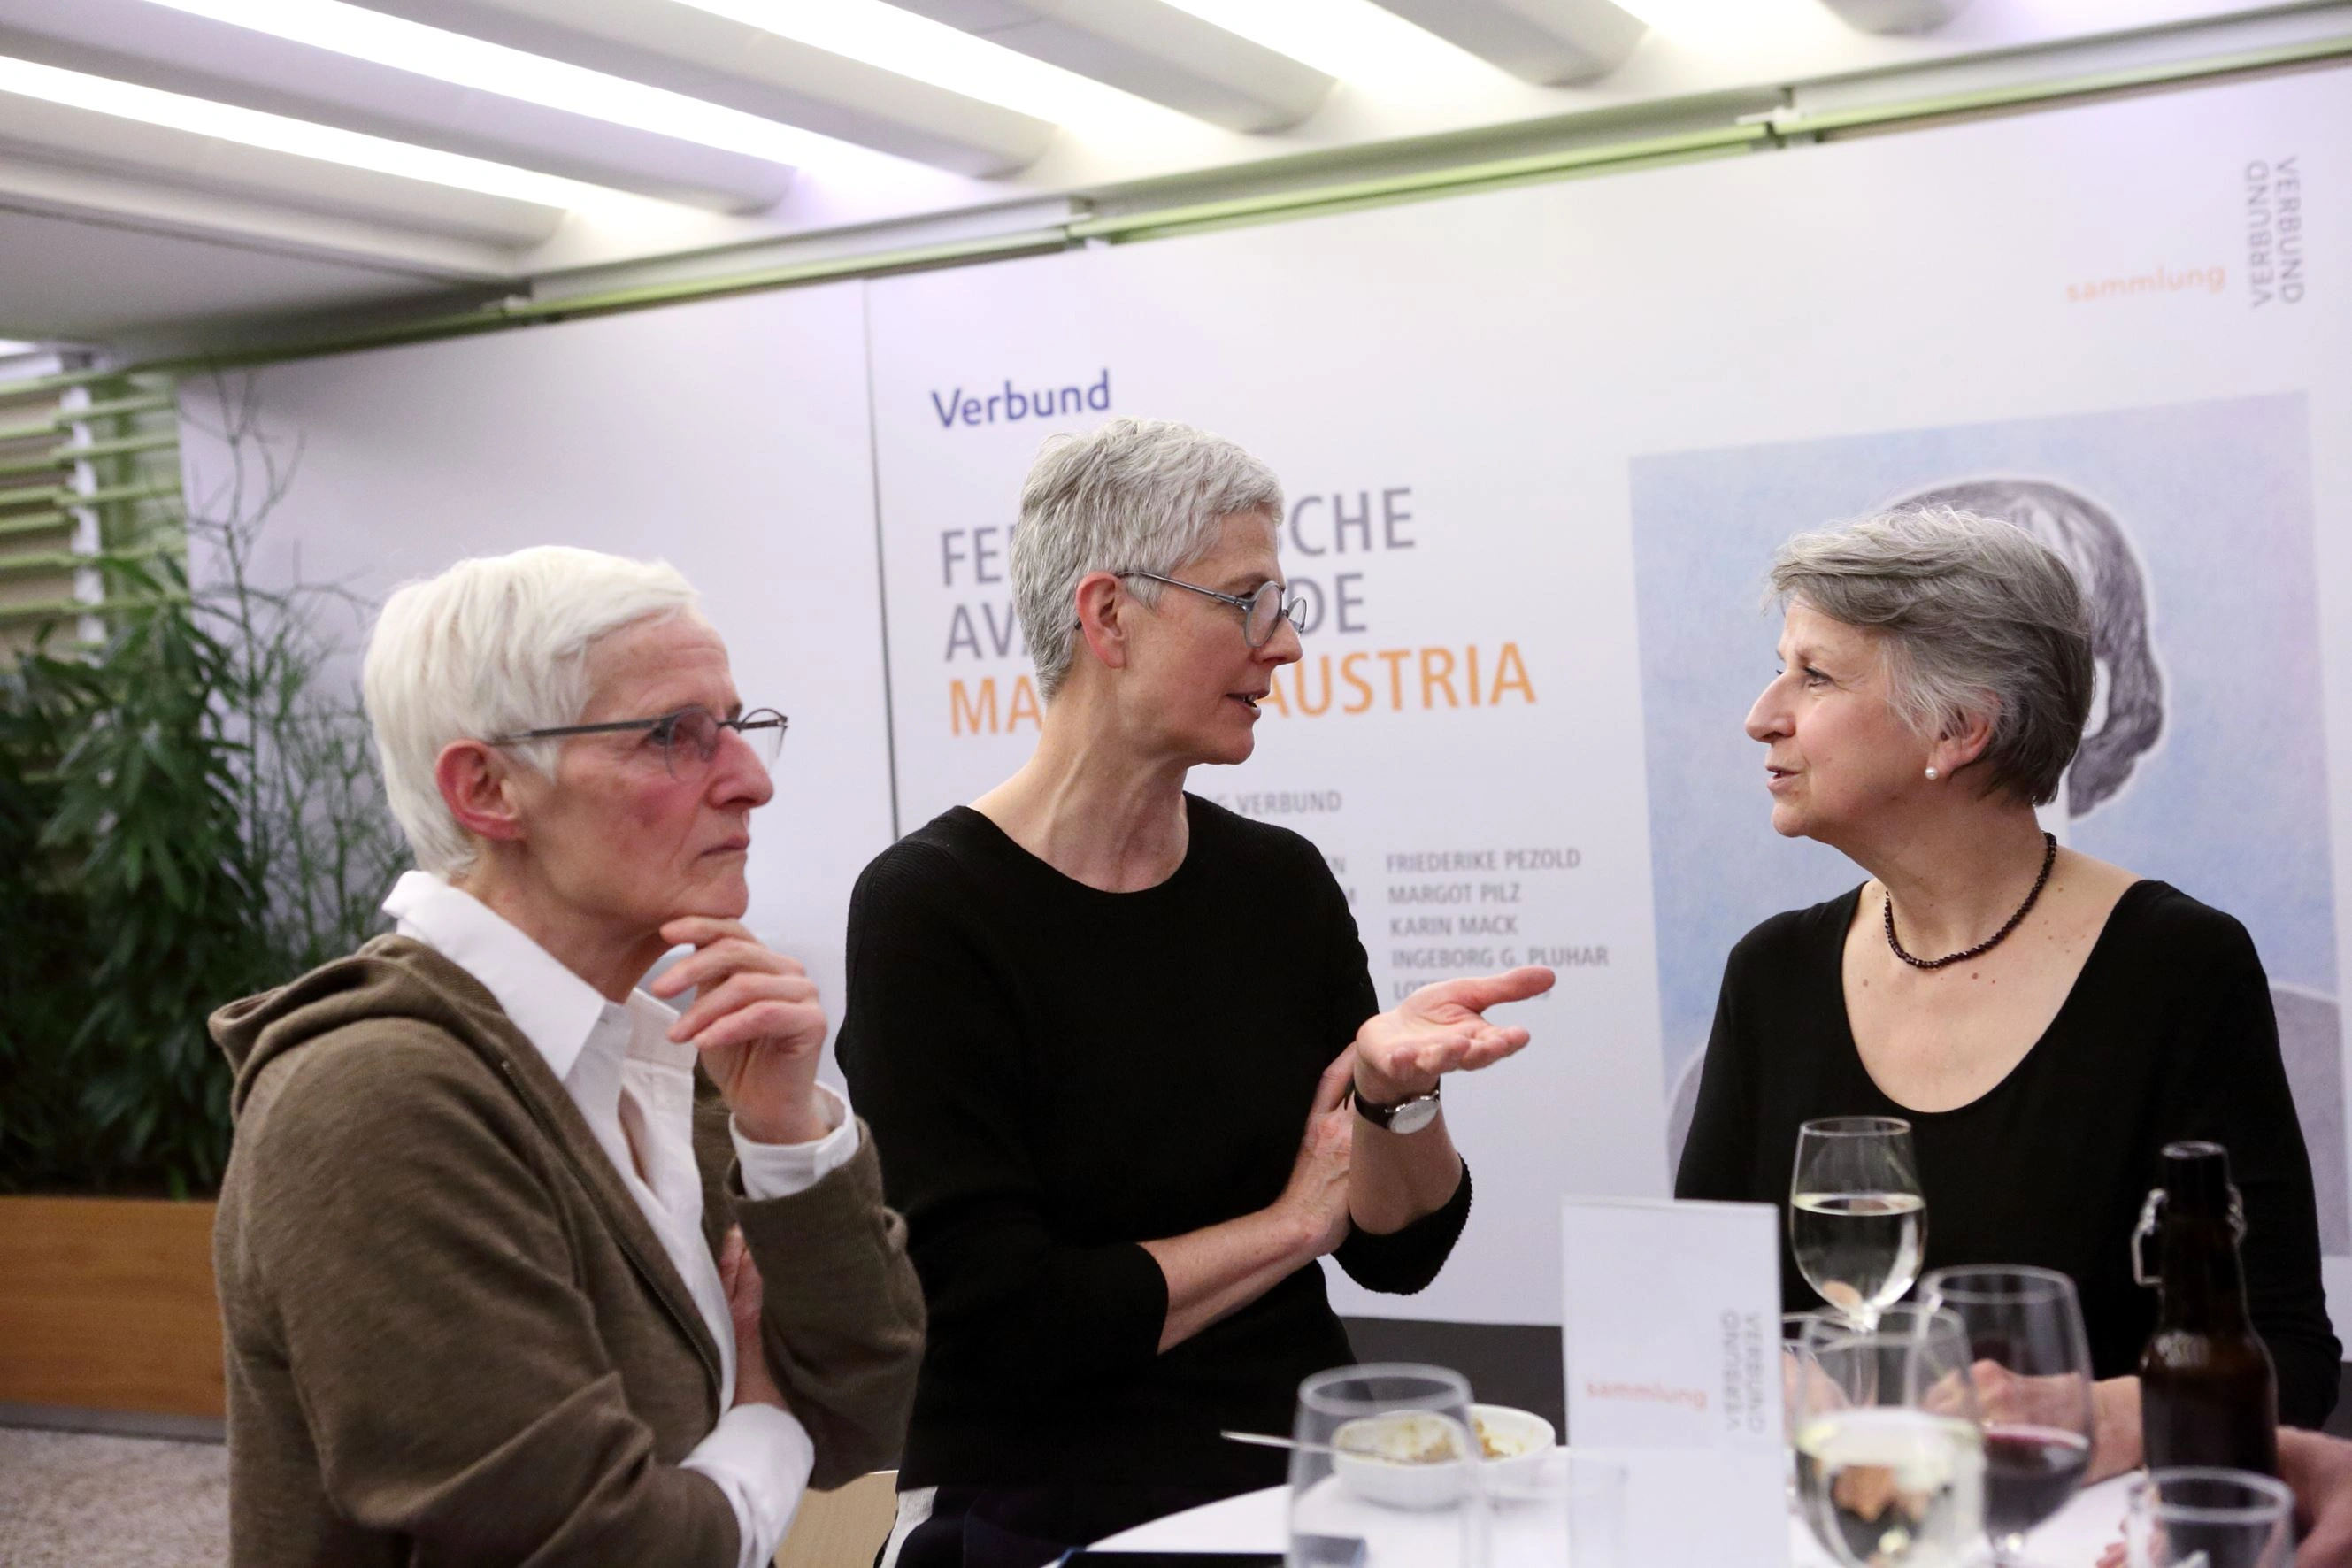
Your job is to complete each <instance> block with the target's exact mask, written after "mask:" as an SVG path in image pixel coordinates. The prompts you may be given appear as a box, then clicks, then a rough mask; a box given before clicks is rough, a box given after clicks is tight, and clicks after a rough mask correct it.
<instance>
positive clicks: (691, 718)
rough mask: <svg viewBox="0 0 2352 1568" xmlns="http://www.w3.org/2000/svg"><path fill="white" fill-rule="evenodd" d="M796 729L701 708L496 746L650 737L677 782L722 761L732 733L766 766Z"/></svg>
mask: <svg viewBox="0 0 2352 1568" xmlns="http://www.w3.org/2000/svg"><path fill="white" fill-rule="evenodd" d="M791 723H792V721H791V720H789V719H787V718H785V717H784V716H783V715H782V713H779V712H777V711H776V710H774V709H772V708H754V709H752V710H751V711H750V712H749V713H740V714H736V715H734V716H732V717H730V718H724V719H722V718H720V717H719V715H718V714H716V713H713V712H712V711H711V710H709V709H708V708H705V707H703V706H701V705H700V704H699V703H695V704H690V705H688V706H687V707H684V708H677V709H673V710H671V711H669V712H667V713H660V714H656V715H655V716H654V717H653V718H651V719H615V720H614V721H612V722H611V723H609V724H557V725H554V726H551V727H550V728H548V729H544V730H521V731H516V732H515V733H514V734H511V735H498V736H494V737H492V739H491V741H490V744H492V745H493V746H514V745H520V744H521V743H522V742H526V741H561V740H564V739H567V738H569V737H571V736H573V735H617V734H623V733H625V732H627V731H631V730H642V731H645V733H646V744H647V745H648V746H651V747H652V748H653V749H654V750H655V751H656V752H660V753H661V759H662V763H663V765H664V766H665V767H667V768H668V770H669V773H670V776H671V777H672V778H679V777H686V776H689V775H695V774H699V773H702V772H703V771H704V770H705V769H707V768H709V766H710V763H711V762H712V760H713V759H714V758H716V757H717V756H718V755H719V735H720V733H721V732H723V731H728V730H732V731H735V733H736V734H738V735H740V736H741V737H742V738H743V743H744V744H745V745H747V746H749V747H751V754H752V755H753V756H755V757H757V758H759V759H760V762H761V764H762V765H763V766H764V765H767V764H771V763H774V762H775V760H776V759H777V757H778V756H780V755H782V752H783V749H784V731H785V729H786V728H787V727H789V726H790V725H791Z"/></svg>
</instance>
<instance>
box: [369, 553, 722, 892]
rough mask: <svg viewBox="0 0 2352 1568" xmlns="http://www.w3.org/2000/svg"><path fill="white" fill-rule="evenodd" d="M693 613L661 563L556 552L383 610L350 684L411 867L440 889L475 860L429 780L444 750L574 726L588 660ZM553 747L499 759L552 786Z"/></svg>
mask: <svg viewBox="0 0 2352 1568" xmlns="http://www.w3.org/2000/svg"><path fill="white" fill-rule="evenodd" d="M698 605H699V600H698V597H697V595H696V594H695V591H694V589H693V587H692V585H691V584H688V582H687V580H686V579H685V578H684V577H683V576H680V575H679V574H678V572H677V568H676V567H674V566H671V565H670V564H669V563H667V562H664V561H629V560H625V559H623V558H622V557H620V556H617V555H605V554H602V553H600V552H596V551H593V550H575V549H572V548H571V547H570V546H568V545H561V544H545V545H540V546H537V547H535V548H533V549H530V550H518V551H516V552H514V553H513V554H511V555H491V556H484V557H480V558H478V559H475V560H471V561H460V562H458V563H457V564H456V565H455V566H452V567H450V568H449V569H448V570H447V571H446V572H444V573H442V574H440V575H439V576H437V577H431V578H427V579H425V581H423V582H420V583H409V584H404V585H403V586H402V587H401V588H400V589H399V590H398V591H397V592H395V593H394V595H392V597H391V598H390V599H388V600H386V601H385V602H384V606H383V613H382V614H381V615H379V616H376V621H375V629H374V631H373V633H371V634H370V636H369V637H368V648H367V661H366V664H365V666H364V668H362V672H361V685H362V692H363V694H364V696H365V699H366V702H367V712H368V721H369V723H370V724H371V725H373V728H374V731H375V749H376V759H377V762H378V763H379V764H380V765H381V766H382V767H383V787H384V797H385V799H386V801H387V802H388V803H389V804H390V805H391V807H392V815H393V818H394V821H396V822H398V823H399V824H400V830H401V832H402V833H404V834H405V835H406V836H407V838H408V845H409V848H410V849H411V850H412V851H414V852H415V856H416V864H417V866H418V867H419V868H422V869H424V870H426V871H434V872H438V873H439V874H441V875H443V876H451V875H455V874H457V873H458V872H461V871H464V870H465V869H466V868H467V867H469V866H471V865H472V864H473V861H474V855H475V847H474V842H473V840H472V839H471V838H470V837H468V836H467V833H466V830H465V829H464V828H462V827H460V826H458V825H457V818H456V817H454V816H450V815H449V808H448V806H447V805H446V804H445V803H444V802H443V800H442V799H441V790H440V786H439V785H438V784H436V783H435V781H434V765H435V763H436V761H437V760H438V759H439V757H440V755H441V750H442V748H443V747H445V746H446V745H448V744H449V742H452V741H465V740H475V741H488V740H494V739H496V738H497V737H498V736H500V735H512V734H517V733H520V731H525V730H545V729H553V728H556V727H558V726H561V725H564V724H576V723H578V722H580V715H581V714H582V713H583V712H584V711H585V710H587V707H588V701H589V699H590V697H591V695H592V694H591V693H590V691H589V689H588V651H589V649H590V648H591V647H593V646H594V645H595V644H596V643H597V642H598V641H599V640H600V639H601V638H604V637H610V636H611V635H612V634H613V633H614V632H616V631H619V630H620V629H622V628H623V627H625V626H633V625H635V624H636V623H637V622H639V621H646V620H656V619H665V618H667V617H669V616H687V615H693V614H695V613H696V611H697V609H698ZM559 744H560V742H553V741H541V742H534V743H531V744H527V745H519V746H515V747H512V748H510V752H511V754H512V755H513V756H515V757H516V758H517V759H518V760H519V761H520V763H522V764H523V765H524V766H526V767H529V768H532V769H535V770H537V771H538V772H540V773H551V772H552V771H553V769H554V766H555V756H556V752H557V749H558V746H559Z"/></svg>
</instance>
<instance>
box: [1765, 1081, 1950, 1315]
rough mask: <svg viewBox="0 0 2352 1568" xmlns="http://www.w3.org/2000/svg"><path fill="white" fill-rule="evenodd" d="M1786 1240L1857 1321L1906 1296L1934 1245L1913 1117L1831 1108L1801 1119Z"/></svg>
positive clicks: (1824, 1290) (1808, 1276) (1822, 1289)
mask: <svg viewBox="0 0 2352 1568" xmlns="http://www.w3.org/2000/svg"><path fill="white" fill-rule="evenodd" d="M1789 1242H1790V1247H1792V1248H1794V1250H1795V1252H1796V1254H1797V1269H1798V1272H1800V1273H1801V1274H1802V1275H1804V1277H1805V1282H1806V1283H1807V1284H1809V1285H1811V1287H1812V1288H1813V1289H1815V1290H1816V1291H1818V1292H1819V1293H1820V1295H1821V1298H1822V1300H1824V1301H1827V1302H1828V1303H1829V1304H1830V1305H1831V1306H1832V1307H1833V1308H1835V1309H1836V1310H1838V1311H1840V1312H1843V1314H1845V1316H1846V1318H1847V1320H1848V1321H1851V1322H1852V1323H1853V1325H1854V1326H1855V1327H1856V1328H1864V1329H1866V1328H1868V1327H1870V1326H1871V1324H1872V1322H1873V1321H1875V1320H1876V1318H1877V1316H1878V1314H1879V1312H1880V1310H1882V1309H1884V1308H1885V1307H1887V1306H1889V1305H1891V1304H1892V1303H1894V1302H1895V1301H1897V1300H1901V1299H1902V1296H1903V1292H1905V1291H1906V1290H1908V1289H1911V1282H1912V1281H1913V1280H1915V1279H1918V1278H1919V1259H1920V1258H1921V1257H1922V1255H1923V1254H1925V1252H1926V1251H1927V1199H1926V1198H1925V1197H1923V1196H1922V1195H1921V1194H1920V1192H1919V1163H1918V1161H1917V1160H1916V1159H1915V1158H1914V1157H1913V1155H1912V1152H1911V1124H1910V1123H1909V1122H1908V1121H1904V1120H1903V1119H1902V1118H1901V1117H1899V1116H1832V1117H1828V1118H1825V1119H1823V1120H1822V1121H1808V1122H1806V1123H1805V1124H1804V1125H1803V1126H1802V1127H1801V1128H1799V1129H1798V1130H1797V1167H1796V1173H1795V1174H1794V1175H1793V1176H1792V1177H1791V1178H1790V1184H1789Z"/></svg>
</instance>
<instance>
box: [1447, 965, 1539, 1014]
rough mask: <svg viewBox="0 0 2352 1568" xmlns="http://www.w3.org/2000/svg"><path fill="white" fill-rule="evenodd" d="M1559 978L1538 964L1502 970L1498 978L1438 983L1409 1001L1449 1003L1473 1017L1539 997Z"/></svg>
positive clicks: (1487, 976) (1488, 976) (1481, 976)
mask: <svg viewBox="0 0 2352 1568" xmlns="http://www.w3.org/2000/svg"><path fill="white" fill-rule="evenodd" d="M1558 978H1559V976H1557V975H1555V974H1554V973H1552V972H1551V971H1550V970H1549V969H1546V968H1544V967H1543V966H1542V965H1541V964H1539V963H1528V964H1522V965H1520V966H1519V967H1518V968H1517V969H1508V970H1505V971H1504V972H1503V973H1500V974H1477V975H1464V976H1462V977H1461V978H1459V979H1455V980H1440V981H1436V982H1433V983H1432V984H1428V985H1424V986H1423V987H1422V988H1421V989H1420V990H1418V991H1416V992H1414V993H1413V999H1414V1000H1415V1001H1419V1000H1421V999H1422V998H1423V997H1426V998H1428V1000H1429V1001H1431V1002H1433V1003H1444V1002H1451V1003H1453V1004H1454V1005H1455V1006H1457V1007H1467V1008H1468V1009H1470V1011H1472V1012H1473V1013H1483V1012H1485V1011H1486V1009H1487V1008H1489V1007H1499V1006H1501V1005H1503V1004H1504V1003H1506V1002H1524V1001H1526V1000H1527V999H1528V997H1530V996H1540V995H1542V994H1544V993H1545V992H1547V991H1549V990H1550V989H1551V987H1552V982H1553V981H1554V980H1556V979H1558Z"/></svg>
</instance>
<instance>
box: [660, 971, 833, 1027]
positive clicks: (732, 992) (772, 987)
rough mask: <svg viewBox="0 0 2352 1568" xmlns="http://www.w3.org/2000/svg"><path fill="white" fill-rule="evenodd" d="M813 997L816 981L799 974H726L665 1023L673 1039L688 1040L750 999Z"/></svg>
mask: <svg viewBox="0 0 2352 1568" xmlns="http://www.w3.org/2000/svg"><path fill="white" fill-rule="evenodd" d="M816 999H817V994H816V982H815V981H814V980H811V979H809V978H808V977H807V976H806V975H803V974H771V973H740V974H730V975H729V976H728V977H727V978H726V979H725V980H724V981H721V982H720V983H719V984H717V985H715V986H706V987H704V988H703V989H702V990H701V991H700V992H699V993H698V994H696V996H695V998H694V1005H693V1006H691V1007H688V1009H687V1010H686V1011H685V1012H684V1013H683V1014H681V1015H679V1016H678V1020H677V1023H675V1024H672V1025H671V1026H669V1037H670V1038H671V1039H673V1040H690V1039H692V1038H694V1037H696V1036H697V1035H699V1034H700V1033H702V1031H703V1030H705V1029H707V1028H709V1026H711V1024H712V1023H714V1022H715V1021H717V1020H718V1019H719V1018H721V1017H724V1016H727V1015H728V1014H730V1013H733V1012H736V1011H738V1010H740V1009H741V1008H744V1007H748V1006H750V1005H751V1004H753V1003H754V1002H805V1003H810V1004H814V1003H815V1002H816Z"/></svg>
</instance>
